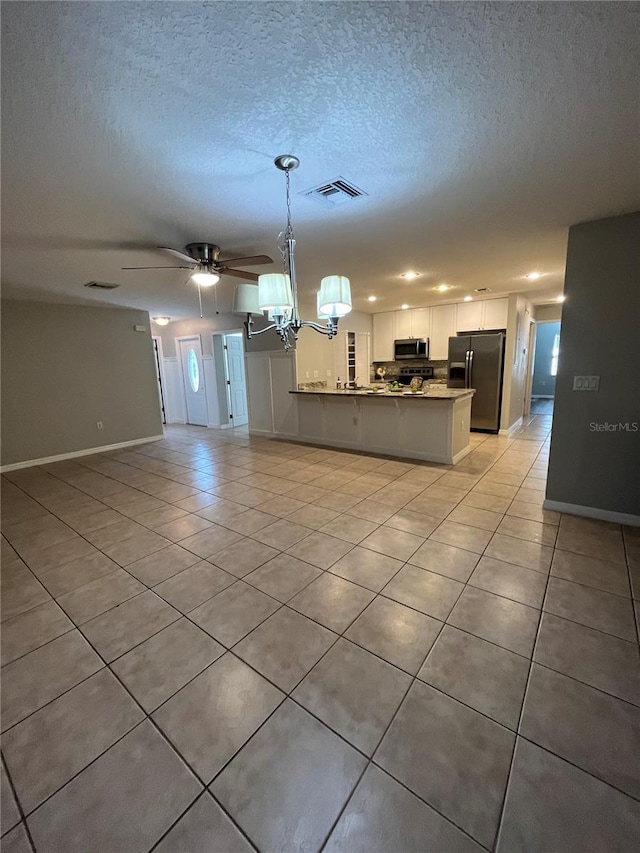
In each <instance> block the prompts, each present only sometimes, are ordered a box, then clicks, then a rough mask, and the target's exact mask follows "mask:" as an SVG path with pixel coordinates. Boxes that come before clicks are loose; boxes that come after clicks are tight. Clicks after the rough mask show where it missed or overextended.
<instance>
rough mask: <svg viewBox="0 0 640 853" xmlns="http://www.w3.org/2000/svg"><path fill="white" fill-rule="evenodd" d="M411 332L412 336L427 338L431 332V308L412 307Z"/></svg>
mask: <svg viewBox="0 0 640 853" xmlns="http://www.w3.org/2000/svg"><path fill="white" fill-rule="evenodd" d="M411 334H412V336H413V337H414V338H428V337H429V336H430V334H431V308H413V309H412V311H411Z"/></svg>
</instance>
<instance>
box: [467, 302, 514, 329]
mask: <svg viewBox="0 0 640 853" xmlns="http://www.w3.org/2000/svg"><path fill="white" fill-rule="evenodd" d="M457 307H458V311H457V318H456V332H481V331H484V330H485V329H486V330H489V329H506V328H507V314H508V311H509V300H508V299H485V300H482V301H479V302H459V303H458V306H457Z"/></svg>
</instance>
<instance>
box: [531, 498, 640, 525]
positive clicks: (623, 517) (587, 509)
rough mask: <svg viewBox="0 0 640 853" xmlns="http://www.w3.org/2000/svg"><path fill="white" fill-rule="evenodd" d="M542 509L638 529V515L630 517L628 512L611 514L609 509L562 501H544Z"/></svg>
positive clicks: (639, 521)
mask: <svg viewBox="0 0 640 853" xmlns="http://www.w3.org/2000/svg"><path fill="white" fill-rule="evenodd" d="M542 508H543V509H550V510H553V511H554V512H565V513H567V515H581V516H584V518H595V519H597V520H598V521H612V522H613V523H614V524H628V525H629V526H630V527H640V515H631V514H630V513H628V512H613V510H610V509H599V508H598V507H595V506H581V505H580V504H568V503H565V502H564V501H550V500H545V501H544V503H543V504H542Z"/></svg>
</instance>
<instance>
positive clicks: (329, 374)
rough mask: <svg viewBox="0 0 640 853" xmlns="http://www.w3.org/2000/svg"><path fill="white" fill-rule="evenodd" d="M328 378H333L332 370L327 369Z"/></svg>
mask: <svg viewBox="0 0 640 853" xmlns="http://www.w3.org/2000/svg"><path fill="white" fill-rule="evenodd" d="M327 379H331V371H330V370H327Z"/></svg>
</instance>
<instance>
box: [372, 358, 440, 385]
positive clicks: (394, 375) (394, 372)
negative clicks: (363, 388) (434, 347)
mask: <svg viewBox="0 0 640 853" xmlns="http://www.w3.org/2000/svg"><path fill="white" fill-rule="evenodd" d="M379 367H384V369H385V370H386V371H387V372H386V374H385V377H384V380H385V382H391V381H393V380H394V379H398V377H399V376H400V368H401V367H433V381H435V382H437V381H438V380H441V381H444V382H446V381H447V362H446V361H425V360H424V359H415V361H414V360H411V359H406V360H403V361H374V363H373V364H372V365H371V376H370V380H371V382H379V381H380V377H379V376H376V370H377V369H378V368H379Z"/></svg>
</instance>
